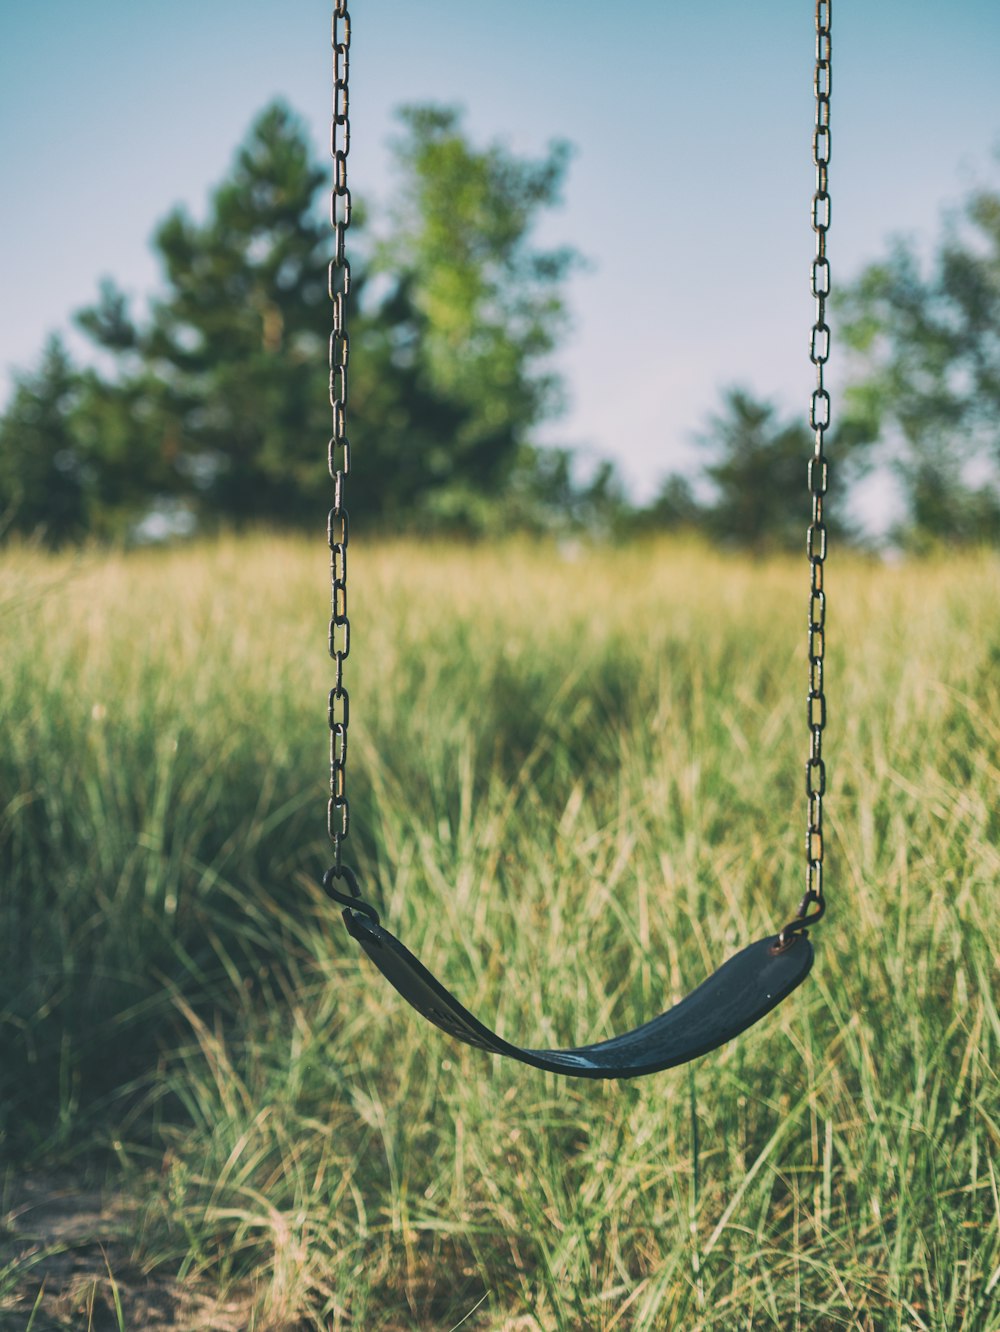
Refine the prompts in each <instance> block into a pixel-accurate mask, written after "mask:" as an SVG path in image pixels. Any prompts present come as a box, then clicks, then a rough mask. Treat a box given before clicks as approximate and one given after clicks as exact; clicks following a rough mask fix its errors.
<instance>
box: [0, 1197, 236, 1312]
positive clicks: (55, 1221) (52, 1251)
mask: <svg viewBox="0 0 1000 1332" xmlns="http://www.w3.org/2000/svg"><path fill="white" fill-rule="evenodd" d="M136 1226H137V1208H136V1204H135V1203H134V1202H130V1201H128V1200H124V1199H121V1198H116V1197H111V1196H107V1195H105V1194H102V1193H101V1192H100V1191H98V1190H95V1189H93V1188H91V1187H87V1186H84V1185H82V1184H81V1183H80V1182H79V1181H76V1180H74V1179H72V1178H71V1177H61V1178H60V1177H57V1176H51V1175H48V1176H46V1175H32V1176H27V1177H24V1178H20V1179H15V1180H8V1181H7V1183H6V1187H5V1188H4V1191H3V1195H2V1198H0V1332H27V1329H28V1328H29V1326H30V1328H31V1332H56V1330H57V1329H58V1330H59V1332H64V1330H66V1329H73V1332H121V1330H122V1329H124V1330H125V1332H247V1328H248V1327H249V1326H250V1325H251V1323H252V1319H253V1315H252V1302H251V1300H250V1299H249V1297H246V1298H237V1299H231V1300H227V1301H219V1300H218V1299H217V1298H216V1296H215V1295H214V1293H210V1292H209V1291H208V1289H206V1288H199V1285H198V1283H197V1282H196V1281H184V1282H181V1281H178V1280H176V1278H174V1277H171V1276H169V1275H165V1274H163V1273H162V1272H158V1271H152V1272H150V1271H147V1270H145V1269H144V1268H143V1266H142V1265H141V1264H140V1263H139V1262H138V1261H137V1260H136V1245H135V1240H136Z"/></svg>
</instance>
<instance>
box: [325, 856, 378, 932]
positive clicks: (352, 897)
mask: <svg viewBox="0 0 1000 1332" xmlns="http://www.w3.org/2000/svg"><path fill="white" fill-rule="evenodd" d="M338 879H343V881H344V883H346V884H347V888H348V891H347V892H346V893H342V892H339V891H338V890H337V889H336V888H334V886H333V885H334V883H335V882H336V881H337V880H338ZM323 891H324V893H326V895H327V897H329V898H332V899H333V901H334V902H339V903H340V905H341V906H344V907H349V908H350V910H351V911H357V912H360V914H361V915H363V916H367V917H368V919H369V920H370V921H372V922H373V924H375V925H377V924H378V923H379V915H378V912H377V911H376V910H375V908H374V907H373V906H371V905H370V904H369V903H368V902H366V901H364V899H363V898H362V896H361V888H360V887H359V885H358V880H357V876H356V875H355V873H354V871H353V870H352V869H351V868H350V867H349V866H348V865H339V864H338V865H331V866H330V868H329V869H328V870H327V872H326V873H325V874H324V875H323ZM344 914H345V916H346V914H347V913H346V912H345V913H344Z"/></svg>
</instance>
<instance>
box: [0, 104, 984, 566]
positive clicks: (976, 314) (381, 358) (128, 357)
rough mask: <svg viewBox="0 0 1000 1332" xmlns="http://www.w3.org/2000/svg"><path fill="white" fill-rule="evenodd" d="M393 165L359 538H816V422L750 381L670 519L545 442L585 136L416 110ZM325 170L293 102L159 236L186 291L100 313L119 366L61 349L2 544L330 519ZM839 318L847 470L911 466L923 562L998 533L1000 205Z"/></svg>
mask: <svg viewBox="0 0 1000 1332" xmlns="http://www.w3.org/2000/svg"><path fill="white" fill-rule="evenodd" d="M394 152H395V165H396V191H395V205H394V209H393V212H392V214H391V216H390V217H389V218H387V219H386V220H385V222H384V223H383V224H381V225H380V226H379V227H378V228H376V227H375V226H373V225H372V224H371V222H370V219H369V217H368V215H367V212H366V210H365V208H364V207H363V204H362V203H360V202H356V204H355V208H354V213H353V218H352V224H351V307H350V309H351V318H350V337H351V360H350V371H349V386H350V395H351V401H350V426H351V432H352V441H353V443H354V444H355V445H356V447H355V448H354V449H353V451H352V457H353V459H354V460H355V461H354V465H353V466H352V476H351V487H350V507H351V514H352V519H353V520H355V521H361V522H363V523H370V524H372V525H378V526H380V527H383V528H386V529H391V530H397V531H398V530H406V529H407V528H409V527H417V526H419V527H420V528H421V529H422V530H427V529H428V528H432V529H436V530H441V531H451V532H462V533H469V534H482V533H487V534H488V533H491V532H497V531H506V530H510V529H511V528H512V527H517V528H527V529H530V530H541V531H544V530H562V529H574V528H576V529H584V530H599V531H602V532H606V533H610V534H628V533H633V532H643V531H652V530H659V529H667V528H699V529H702V530H704V531H706V532H707V533H709V534H711V535H712V536H713V537H714V538H716V539H719V540H723V541H726V542H730V543H733V544H739V545H748V546H753V547H758V548H760V547H764V546H784V545H789V546H793V545H799V544H800V543H801V541H802V529H803V520H802V516H801V515H802V507H803V506H802V496H803V494H804V480H803V477H804V466H805V463H804V460H805V459H806V458H807V457H808V455H809V453H810V451H811V438H810V432H809V430H808V428H807V426H806V425H805V423H804V422H800V421H790V420H784V419H782V418H781V416H780V414H779V412H778V411H777V410H776V408H775V407H774V406H773V404H771V403H769V402H767V401H762V400H760V399H758V398H756V397H754V395H753V394H751V393H749V392H748V391H746V390H744V389H741V388H738V387H731V388H728V389H726V390H725V391H724V393H723V395H722V399H721V402H720V404H719V406H718V407H717V409H716V410H715V411H714V412H713V413H712V414H711V415H710V416H709V417H708V419H707V421H706V424H705V427H704V430H703V431H702V433H701V435H700V436H699V444H700V445H701V452H702V456H703V458H704V463H703V465H702V468H701V471H700V474H699V475H697V476H694V477H688V476H682V475H679V474H672V475H669V476H667V477H665V478H664V481H663V484H662V486H661V489H660V491H659V493H658V494H657V496H656V497H655V499H654V500H653V501H652V502H651V503H649V504H647V505H645V506H641V507H636V506H634V505H631V504H630V503H629V502H628V500H627V498H626V496H625V492H624V488H623V486H622V485H621V483H620V481H619V479H618V477H617V475H616V473H615V470H614V468H613V467H612V466H611V465H610V464H607V463H605V464H602V465H600V466H599V467H598V468H597V470H596V471H595V472H593V473H592V474H591V475H590V476H588V477H586V478H584V479H581V478H580V476H579V473H578V469H577V467H576V464H575V459H574V457H573V455H572V453H571V452H570V451H569V450H565V449H553V448H542V447H539V446H538V445H537V443H536V442H535V437H536V433H537V428H538V426H539V425H540V424H541V423H542V422H543V421H544V420H546V419H548V418H550V417H552V416H554V415H556V414H557V413H558V412H559V410H560V408H561V406H562V405H563V399H562V386H561V384H560V382H559V380H558V378H557V377H556V376H555V375H554V374H553V373H552V371H551V368H550V361H549V358H550V355H551V353H552V351H553V350H554V349H555V348H556V347H557V346H558V343H559V339H560V336H561V334H562V333H563V331H564V330H565V327H566V323H567V307H566V298H565V285H566V280H567V278H568V276H569V275H570V274H571V272H572V271H573V269H574V266H575V265H576V264H577V263H578V262H579V256H578V255H577V254H576V253H574V252H573V251H572V250H571V249H569V248H556V249H541V248H539V247H538V246H537V245H536V244H535V243H534V239H533V233H534V229H535V226H536V223H537V221H538V219H539V217H540V215H541V214H542V213H544V211H545V210H546V209H547V208H549V207H551V206H552V205H553V204H554V203H556V202H557V200H558V198H559V193H560V189H561V186H562V182H563V180H564V177H565V173H566V169H567V165H568V161H569V148H568V146H567V145H566V144H563V143H557V144H554V145H552V146H551V147H550V149H549V151H548V152H547V154H546V155H545V156H544V157H542V158H540V159H538V160H531V159H526V158H519V157H517V156H514V155H513V154H511V153H510V152H509V151H508V150H506V149H505V148H503V147H501V146H498V145H491V146H488V147H486V148H483V149H481V148H477V147H475V146H474V145H473V144H471V143H470V141H469V139H468V137H467V136H466V134H465V132H464V129H463V126H462V122H461V116H460V114H459V113H458V112H457V111H455V110H454V109H449V108H442V107H436V106H416V107H409V108H405V109H404V110H403V111H402V112H401V113H400V134H399V137H398V140H397V141H396V143H395V145H394ZM327 174H328V173H327V171H326V170H325V169H324V167H323V166H321V165H319V164H318V163H317V162H316V161H315V160H314V159H313V155H312V152H311V148H310V144H309V140H308V137H307V134H306V132H305V129H304V127H303V125H302V123H301V122H300V120H299V119H298V118H297V117H296V116H295V115H294V113H293V112H292V111H291V110H290V109H289V108H288V107H287V106H286V105H284V104H282V103H274V104H272V105H271V106H269V107H267V108H266V109H265V110H264V111H263V112H262V113H261V114H260V115H259V116H258V117H257V118H256V119H255V121H254V123H253V125H252V126H251V127H250V130H249V132H248V134H247V136H246V138H245V140H244V142H243V143H242V144H241V146H240V147H239V149H238V151H237V154H236V157H235V160H234V163H233V166H232V168H231V170H230V171H229V173H228V174H227V176H226V178H225V179H224V180H223V181H222V182H221V183H220V185H219V186H218V187H217V188H216V190H215V191H214V192H213V194H212V196H211V200H210V204H209V208H208V213H207V216H206V218H205V220H204V221H202V222H197V221H195V220H194V219H192V218H191V217H190V216H189V215H188V214H187V213H186V212H185V211H184V210H183V209H174V210H173V211H172V212H171V213H170V214H169V215H168V216H167V217H166V218H165V219H164V221H163V222H162V223H161V225H160V226H159V227H158V229H157V231H156V233H155V236H154V242H153V243H154V246H155V249H156V251H157V254H158V256H159V259H160V262H161V265H162V270H163V278H164V282H163V291H162V294H160V295H159V296H158V297H156V298H155V299H154V300H153V301H152V302H151V303H150V305H149V308H148V310H147V311H146V312H144V313H142V314H140V313H137V312H136V311H134V310H133V309H132V308H131V305H130V302H129V300H128V299H127V297H126V296H125V295H124V294H123V293H122V292H121V291H120V290H119V289H118V287H117V286H116V285H115V284H114V283H113V282H110V281H108V282H105V283H104V284H103V285H102V287H101V289H100V291H99V294H98V297H97V299H96V301H95V302H94V304H93V305H92V306H90V307H88V308H86V309H84V310H81V311H79V312H78V313H77V315H76V316H75V319H76V324H77V326H78V328H79V329H81V330H82V331H83V333H84V334H85V335H86V337H87V338H88V340H89V341H90V342H91V344H92V345H93V347H94V348H95V349H99V351H100V352H101V353H102V356H101V357H100V358H98V360H97V362H96V363H95V365H88V366H80V365H76V364H75V363H74V362H73V360H72V358H71V357H70V355H69V353H68V352H67V350H66V347H65V344H64V342H63V341H62V340H61V339H60V338H58V337H54V338H52V339H51V340H50V342H49V344H48V345H47V347H46V349H45V351H44V353H43V355H42V358H41V360H40V363H39V364H38V365H37V366H36V367H35V368H34V369H33V370H31V371H29V372H24V373H21V374H20V375H19V376H18V378H17V381H16V384H15V388H14V392H13V394H12V396H11V399H10V401H9V404H8V406H7V409H6V411H5V413H4V414H3V416H2V418H0V536H4V535H7V536H10V535H15V534H17V535H21V536H28V537H34V538H36V539H39V540H42V541H44V542H46V543H48V544H50V545H53V546H58V545H62V544H66V543H70V542H75V541H79V540H81V539H84V538H98V539H105V540H112V541H125V540H129V539H134V538H135V537H136V535H137V534H141V533H142V532H144V531H145V532H146V533H153V532H170V531H185V530H201V531H204V530H210V529H211V528H212V527H213V526H218V525H225V526H229V527H241V526H245V525H247V524H251V523H260V522H266V523H269V524H272V525H276V526H285V527H296V526H315V523H316V514H317V504H320V505H321V504H322V503H323V499H322V497H323V496H324V495H325V494H326V493H327V491H328V483H327V480H326V475H325V457H324V450H323V449H322V446H321V445H319V444H318V443H317V441H321V440H322V438H323V436H324V434H327V433H328V432H329V424H330V420H329V406H328V400H327V392H326V387H327V385H326V381H327V377H328V371H327V369H326V366H325V339H326V330H327V329H328V327H329V293H328V259H329V254H330V229H329V223H328V220H327V219H326V217H325V214H324V209H323V206H322V205H323V202H324V200H325V198H326V192H327V189H328V179H327ZM838 314H839V317H838V332H839V333H840V335H841V337H842V338H843V340H844V341H845V343H846V345H847V347H848V349H849V351H850V355H851V368H852V378H851V382H850V385H849V387H848V389H847V391H846V393H845V395H844V397H843V404H842V410H841V413H840V416H841V419H840V420H839V421H837V422H836V423H835V427H834V429H833V431H832V432H831V435H832V439H831V452H832V453H834V455H835V456H836V457H837V458H838V460H843V466H844V469H845V471H846V473H847V475H848V477H854V478H857V477H860V476H863V475H864V473H865V472H866V471H868V470H870V469H872V468H874V467H881V468H884V469H888V470H890V471H891V472H892V473H893V474H894V475H895V476H896V478H897V480H898V485H899V490H900V494H901V496H902V500H903V508H904V517H903V519H902V520H901V522H900V523H899V525H898V527H897V530H896V531H895V532H894V534H893V535H894V537H895V538H896V540H897V541H899V542H900V543H901V544H904V545H909V546H914V547H921V546H926V545H929V544H933V543H939V542H950V541H965V542H972V541H975V542H994V543H998V542H1000V486H998V472H1000V194H997V193H992V192H990V191H988V190H979V191H977V192H976V193H974V194H973V195H972V196H971V197H970V198H969V199H968V200H967V201H966V205H965V207H964V209H963V210H962V213H961V215H960V216H959V217H957V218H956V219H953V220H952V222H951V223H950V224H949V226H948V227H947V229H946V231H945V235H944V238H943V240H942V242H941V244H940V245H939V248H938V250H937V253H936V255H935V257H934V260H933V263H932V265H931V266H930V271H929V272H925V271H924V266H922V265H921V263H920V261H919V259H918V257H917V255H916V253H915V251H914V250H913V249H912V248H911V247H909V246H907V245H906V244H904V243H899V244H897V245H896V246H895V248H894V249H893V250H892V251H891V253H890V254H889V255H888V257H887V258H885V259H884V260H882V261H880V262H877V263H874V264H872V265H870V266H869V267H868V268H866V269H865V270H864V272H863V273H862V274H861V275H860V277H859V278H858V279H857V281H856V282H855V283H853V284H852V285H851V286H850V287H849V288H848V289H846V291H845V292H844V294H843V295H842V296H841V297H840V298H839V312H838ZM97 365H100V367H101V368H97ZM355 436H356V439H355V438H354V437H355ZM838 465H840V464H839V463H838ZM836 494H837V501H836V505H837V507H836V508H834V509H833V510H832V511H831V513H830V518H831V522H833V523H834V524H836V525H837V526H838V527H839V528H840V530H841V532H842V533H844V534H846V535H851V532H852V528H851V524H850V521H849V516H848V515H849V510H848V507H847V504H846V503H845V499H846V495H847V490H846V488H845V486H843V485H840V486H839V487H838V489H837V492H836Z"/></svg>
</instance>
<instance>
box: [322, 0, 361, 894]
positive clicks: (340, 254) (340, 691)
mask: <svg viewBox="0 0 1000 1332" xmlns="http://www.w3.org/2000/svg"><path fill="white" fill-rule="evenodd" d="M331 45H332V47H333V109H332V115H331V120H330V154H331V156H332V158H333V189H332V190H331V193H330V225H331V227H332V228H333V258H332V259H331V260H330V267H329V293H330V301H331V303H332V306H333V329H332V332H331V334H330V355H329V360H330V408H331V411H332V414H333V428H332V433H331V436H330V443H329V446H328V452H327V465H328V468H329V471H330V478H331V480H332V481H333V506H332V508H331V509H330V513H329V517H328V519H327V544H328V545H329V547H330V627H329V651H330V656H331V658H332V659H333V663H334V676H333V687H332V688H331V690H330V694H329V699H328V705H327V708H328V720H329V726H330V798H329V801H328V804H327V831H328V832H329V835H330V842H331V844H332V846H333V866H332V867H331V869H330V870H329V871H328V872H327V874H326V876H325V877H324V879H323V887H324V889H325V890H326V892H327V893H328V894H329V895H330V896H331V897H333V898H334V899H335V900H336V901H338V902H342V903H349V902H354V899H356V898H358V897H359V892H358V887H357V882H356V880H355V878H354V875H353V874H352V872H351V871H350V870H349V869H348V868H347V867H346V866H345V865H343V864H342V863H341V845H342V843H343V841H344V838H345V837H346V836H347V834H348V831H349V829H350V813H351V811H350V804H349V802H348V798H347V730H348V724H349V722H350V698H349V697H348V693H347V690H346V688H345V687H344V661H345V660H346V658H347V655H348V653H349V652H350V650H351V622H350V620H349V619H348V615H347V543H348V532H349V526H348V516H347V506H346V502H345V492H346V484H347V477H348V474H349V472H350V468H351V446H350V442H349V440H348V438H347V369H348V362H349V360H350V339H349V337H348V333H347V299H348V296H349V294H350V290H351V266H350V264H349V263H348V260H347V256H346V254H345V237H346V233H347V228H348V227H349V226H350V225H351V191H350V189H349V188H348V185H347V155H348V153H349V152H350V147H351V124H350V101H349V94H348V86H347V80H348V66H349V63H350V47H351V16H350V14H349V13H348V11H347V0H335V3H334V10H333V20H332V24H331ZM337 879H343V880H344V881H345V882H346V883H347V884H348V887H349V888H350V890H351V893H350V897H346V896H345V895H344V894H338V893H337V892H336V891H335V890H334V888H333V886H332V885H333V882H334V880H337ZM356 909H357V910H361V911H365V912H366V914H367V912H370V911H371V910H372V908H366V907H365V906H364V904H360V903H359V904H357V907H356Z"/></svg>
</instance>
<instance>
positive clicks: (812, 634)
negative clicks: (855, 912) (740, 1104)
mask: <svg viewBox="0 0 1000 1332" xmlns="http://www.w3.org/2000/svg"><path fill="white" fill-rule="evenodd" d="M832 3H833V0H817V3H816V72H815V78H814V87H815V91H816V124H815V128H814V130H813V162H814V163H815V166H816V192H815V194H814V195H813V202H812V225H813V231H814V232H815V233H816V257H815V259H814V260H813V265H812V294H813V296H814V297H815V300H816V318H815V322H814V323H813V327H812V335H811V338H810V345H809V359H810V360H811V361H812V363H813V365H814V366H815V367H816V387H815V388H814V389H813V394H812V402H811V405H810V408H809V424H810V426H811V427H812V430H813V432H814V435H815V442H814V447H813V456H812V457H811V458H810V459H809V469H808V485H809V495H810V500H811V505H812V514H811V519H810V522H809V528H808V531H807V534H806V554H807V555H808V557H809V570H810V577H809V620H808V623H809V638H808V642H809V693H808V696H807V699H806V721H807V724H808V727H809V757H808V759H807V760H806V765H805V767H806V780H805V787H806V805H807V815H806V838H805V852H806V891H805V894H804V896H803V898H802V901H801V902H800V903H799V908H798V913H797V915H796V918H795V920H793V921H791V922H790V923H789V924H788V925H786V926H785V928H784V929H783V930H782V931H781V934H780V936H779V940H780V944H782V945H784V944H788V943H790V942H791V941H792V939H793V938H794V936H795V935H796V934H799V933H801V932H802V931H803V930H804V929H806V927H807V926H809V925H811V924H813V923H814V922H815V921H817V920H819V919H820V917H821V916H822V915H823V912H824V911H825V910H826V898H825V897H824V895H823V796H824V795H825V794H826V764H825V763H824V762H823V732H824V730H825V729H826V692H825V689H824V681H823V668H824V659H825V652H826V589H825V587H824V580H823V572H824V564H825V561H826V545H827V541H826V537H827V529H826V523H825V522H824V521H823V501H824V499H825V497H826V493H827V485H828V482H829V478H830V468H829V464H828V462H827V458H826V452H825V436H826V431H827V430H828V429H829V426H830V394H829V392H828V391H827V388H826V384H825V383H824V370H825V367H826V363H827V361H828V360H829V356H830V326H829V324H828V323H827V322H826V305H827V301H828V300H829V298H830V261H829V259H828V258H827V256H826V235H827V232H828V231H829V229H830V192H829V185H828V168H829V165H830V93H831V59H830V57H831V41H830V20H831V8H832Z"/></svg>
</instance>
